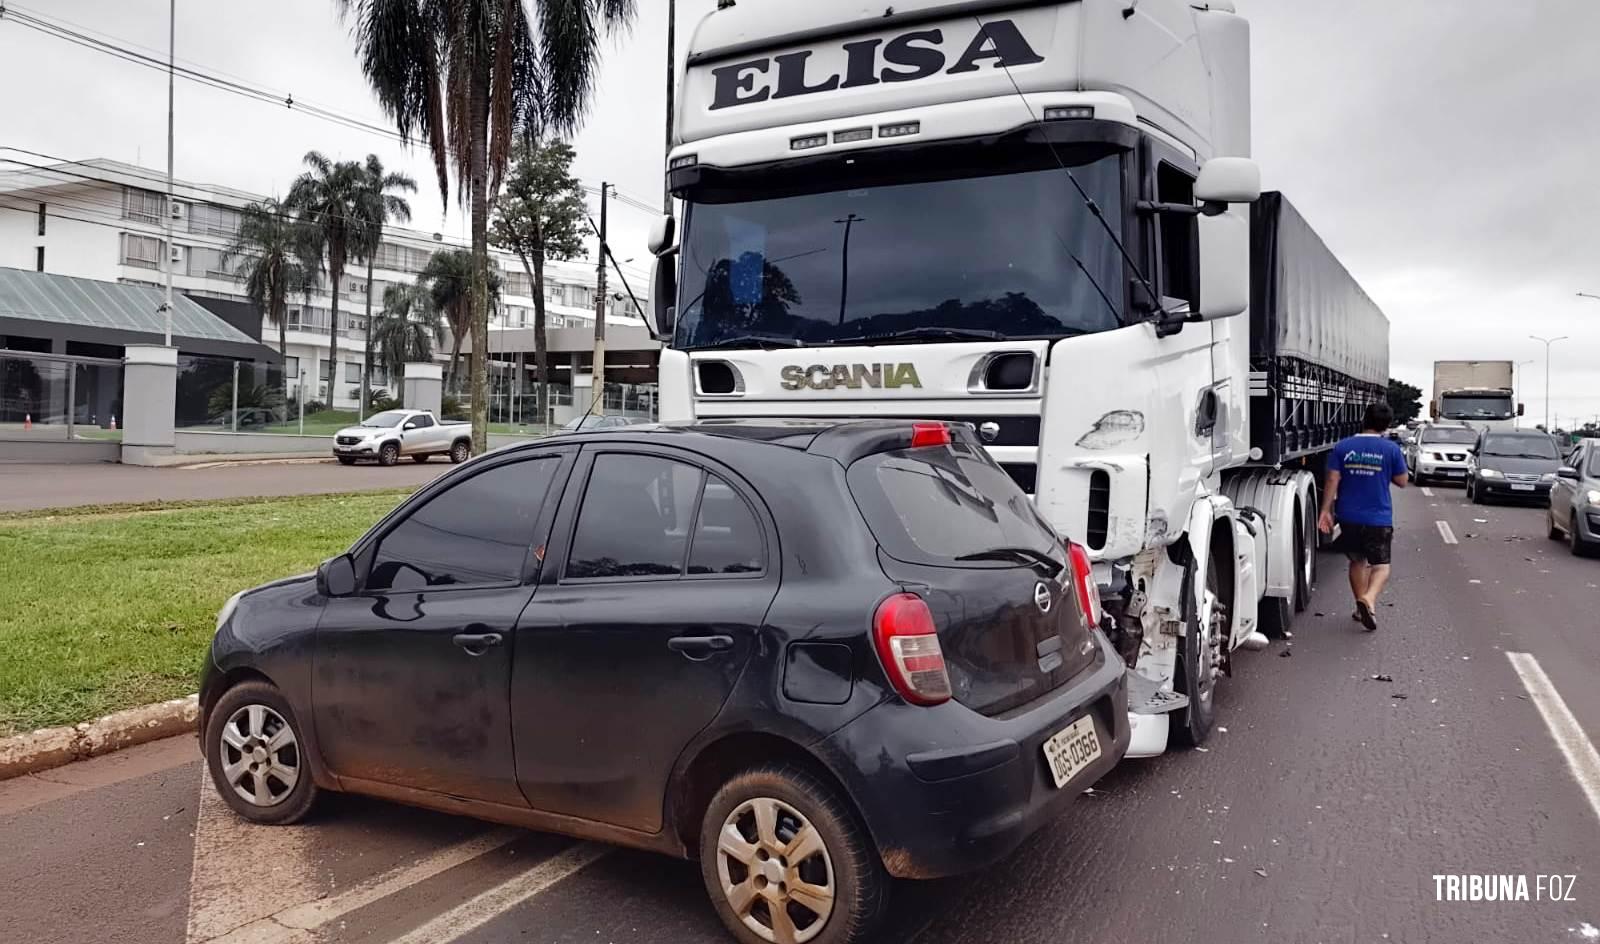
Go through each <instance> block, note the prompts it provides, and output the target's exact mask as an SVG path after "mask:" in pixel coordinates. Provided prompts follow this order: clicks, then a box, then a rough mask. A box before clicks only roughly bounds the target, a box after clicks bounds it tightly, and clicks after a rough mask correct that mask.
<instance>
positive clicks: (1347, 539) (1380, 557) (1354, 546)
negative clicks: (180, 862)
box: [1334, 524, 1394, 567]
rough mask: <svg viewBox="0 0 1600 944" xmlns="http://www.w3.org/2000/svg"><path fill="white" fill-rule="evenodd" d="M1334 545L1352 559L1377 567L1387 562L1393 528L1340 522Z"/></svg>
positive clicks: (1391, 547)
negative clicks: (1337, 536) (1337, 538)
mask: <svg viewBox="0 0 1600 944" xmlns="http://www.w3.org/2000/svg"><path fill="white" fill-rule="evenodd" d="M1334 546H1335V549H1336V550H1339V551H1342V552H1343V553H1344V556H1346V557H1348V558H1350V559H1351V560H1352V561H1365V562H1366V563H1368V564H1371V565H1372V566H1374V567H1377V566H1379V565H1383V564H1387V563H1389V559H1390V556H1391V554H1392V553H1393V549H1394V528H1386V527H1382V526H1380V525H1373V524H1340V525H1339V540H1338V542H1337V543H1336V544H1335V545H1334Z"/></svg>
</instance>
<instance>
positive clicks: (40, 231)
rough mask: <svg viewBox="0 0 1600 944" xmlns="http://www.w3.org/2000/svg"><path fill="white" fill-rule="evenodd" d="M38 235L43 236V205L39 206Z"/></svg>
mask: <svg viewBox="0 0 1600 944" xmlns="http://www.w3.org/2000/svg"><path fill="white" fill-rule="evenodd" d="M39 235H40V236H43V235H44V204H42V203H41V204H39Z"/></svg>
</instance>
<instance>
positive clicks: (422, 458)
mask: <svg viewBox="0 0 1600 944" xmlns="http://www.w3.org/2000/svg"><path fill="white" fill-rule="evenodd" d="M432 458H433V453H431V452H419V453H417V454H416V455H414V456H412V457H411V461H412V462H415V463H416V464H418V465H421V464H422V463H424V462H427V461H428V460H429V459H432Z"/></svg>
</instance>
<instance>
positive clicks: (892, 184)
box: [651, 0, 1388, 756]
mask: <svg viewBox="0 0 1600 944" xmlns="http://www.w3.org/2000/svg"><path fill="white" fill-rule="evenodd" d="M1249 63H1250V31H1249V25H1248V23H1247V22H1246V20H1245V19H1243V18H1242V17H1241V16H1239V15H1238V14H1237V13H1236V12H1235V10H1234V8H1233V4H1232V3H1231V2H1228V0H1211V2H1199V0H1076V2H1053V3H1040V2H1021V0H1010V2H985V0H962V2H954V0H877V2H866V0H807V2H804V3H797V2H784V3H774V2H759V0H737V2H736V3H735V2H730V0H723V2H722V3H720V4H719V9H718V10H716V11H715V12H713V13H711V14H709V15H708V16H707V17H706V18H705V19H704V20H703V21H702V22H701V23H700V24H699V27H698V29H696V30H695V32H694V36H693V40H692V44H691V48H690V50H689V58H688V66H687V71H686V74H685V75H684V76H683V81H682V87H681V88H682V92H681V95H680V97H679V106H678V112H677V117H676V122H675V128H674V142H673V147H672V149H671V151H670V155H669V160H668V171H667V172H668V177H669V182H670V186H671V189H672V191H673V193H674V195H675V196H676V197H677V198H678V200H679V201H681V204H680V205H681V208H682V212H681V214H679V215H680V216H681V225H680V223H679V220H678V219H677V218H674V217H664V218H663V219H662V220H661V221H660V222H659V224H658V225H657V226H656V227H655V229H654V232H653V233H652V236H651V243H652V246H651V249H652V251H653V252H655V253H656V255H657V264H656V272H655V276H654V279H653V293H652V299H653V307H654V312H653V318H654V320H655V324H656V327H657V330H658V332H659V333H660V334H661V336H662V337H663V338H665V339H667V346H666V349H665V350H664V351H663V352H662V355H661V368H660V369H661V416H662V418H663V419H665V420H685V419H698V420H701V421H705V420H711V419H714V418H718V417H752V416H754V417H777V418H781V417H816V416H895V417H917V418H933V419H946V420H958V421H963V422H967V423H970V424H971V425H972V426H973V427H974V428H976V429H977V430H978V431H979V434H980V436H981V437H982V439H983V440H984V441H985V442H986V443H987V444H988V448H989V450H990V452H991V453H992V455H993V456H994V458H995V459H996V460H998V461H999V462H1000V463H1001V464H1002V465H1003V466H1004V467H1005V468H1006V469H1007V470H1008V471H1009V472H1010V473H1011V475H1012V476H1013V477H1014V478H1015V479H1016V481H1017V482H1018V483H1019V484H1021V485H1022V487H1023V490H1024V491H1025V492H1027V493H1028V494H1030V495H1032V496H1034V498H1035V501H1036V503H1037V506H1038V507H1039V509H1040V510H1041V511H1042V512H1043V514H1044V515H1045V516H1046V517H1047V518H1048V519H1049V520H1050V521H1051V522H1052V523H1053V524H1054V525H1055V526H1056V527H1057V528H1058V529H1059V530H1060V531H1061V532H1062V533H1064V534H1066V535H1068V536H1069V537H1071V538H1073V539H1074V540H1076V541H1078V542H1080V543H1082V544H1084V545H1086V546H1087V547H1088V548H1089V549H1090V550H1091V552H1092V556H1093V558H1094V561H1095V572H1096V576H1097V579H1098V581H1099V583H1100V585H1101V593H1102V596H1103V600H1104V602H1105V603H1106V609H1107V611H1108V613H1109V614H1110V615H1109V617H1108V618H1107V620H1106V622H1105V624H1104V625H1106V627H1107V629H1108V631H1109V632H1110V633H1111V634H1112V636H1113V638H1114V639H1116V640H1117V642H1118V647H1119V649H1120V650H1121V651H1122V653H1123V655H1124V658H1126V659H1127V661H1128V663H1129V665H1130V671H1131V672H1132V673H1133V674H1132V676H1131V677H1130V682H1131V683H1132V684H1131V685H1130V692H1131V693H1132V694H1131V696H1130V702H1131V704H1132V707H1131V711H1132V713H1133V718H1132V720H1133V723H1134V729H1133V746H1132V749H1131V751H1130V755H1132V756H1152V755H1156V754H1159V753H1161V752H1162V751H1164V750H1166V749H1167V746H1168V743H1169V741H1170V742H1172V743H1176V744H1185V745H1187V744H1197V743H1199V742H1201V741H1204V740H1205V739H1206V737H1207V735H1208V734H1209V733H1210V732H1211V730H1212V728H1213V722H1214V718H1215V714H1214V712H1215V706H1214V701H1213V694H1214V691H1215V687H1216V685H1217V683H1218V682H1219V681H1220V680H1221V679H1222V678H1223V677H1224V676H1226V675H1228V674H1230V673H1231V671H1232V668H1233V654H1234V653H1235V652H1236V651H1238V650H1240V649H1259V648H1262V647H1265V646H1266V645H1267V639H1266V636H1265V635H1263V630H1266V631H1270V630H1274V629H1276V630H1286V629H1287V628H1288V627H1289V625H1290V623H1291V622H1292V620H1293V619H1294V614H1295V612H1296V611H1297V610H1299V609H1300V608H1301V607H1303V606H1304V604H1305V602H1306V599H1307V594H1308V592H1309V590H1310V586H1311V582H1312V579H1313V576H1314V572H1315V552H1316V548H1317V533H1316V526H1315V520H1316V508H1317V490H1318V484H1319V472H1320V469H1321V467H1322V460H1323V458H1324V456H1325V454H1326V452H1327V450H1328V449H1329V448H1330V447H1331V446H1332V445H1333V443H1334V442H1336V441H1337V440H1338V439H1339V438H1341V437H1342V436H1344V435H1347V434H1350V433H1354V432H1356V431H1357V430H1358V428H1359V425H1360V418H1361V414H1362V412H1363V410H1364V408H1365V407H1366V405H1367V404H1368V403H1370V402H1373V401H1375V400H1378V399H1381V398H1382V397H1383V394H1384V387H1385V384H1386V382H1387V376H1388V322H1387V320H1386V319H1385V318H1384V316H1383V314H1382V313H1381V312H1380V311H1379V310H1378V309H1377V307H1376V306H1374V305H1373V303H1372V302H1371V301H1370V300H1369V299H1368V298H1367V296H1366V295H1365V294H1364V293H1363V292H1362V291H1361V289H1360V287H1359V286H1358V285H1357V284H1356V283H1355V281H1354V280H1353V279H1352V278H1351V277H1350V275H1349V274H1348V273H1347V272H1346V271H1345V270H1344V268H1343V267H1342V266H1341V265H1340V264H1339V263H1338V261H1337V260H1336V259H1335V258H1334V257H1333V255H1332V254H1331V253H1330V252H1329V251H1328V249H1327V248H1326V247H1325V246H1324V245H1323V244H1322V242H1321V241H1320V240H1319V239H1318V238H1317V236H1316V235H1315V233H1313V232H1312V230H1311V229H1310V227H1309V226H1307V225H1306V223H1305V221H1304V220H1303V219H1302V218H1301V217H1300V215H1299V214H1298V213H1296V212H1295V211H1294V209H1293V208H1292V207H1291V206H1290V205H1289V204H1288V202H1287V201H1285V200H1284V199H1283V198H1282V197H1281V196H1280V195H1278V194H1275V193H1268V194H1263V193H1261V186H1260V173H1259V170H1258V168H1257V166H1256V164H1255V163H1254V162H1253V161H1252V160H1251V159H1250V65H1249Z"/></svg>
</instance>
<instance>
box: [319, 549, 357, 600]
mask: <svg viewBox="0 0 1600 944" xmlns="http://www.w3.org/2000/svg"><path fill="white" fill-rule="evenodd" d="M317 592H318V593H320V594H322V595H323V596H325V597H347V596H349V595H350V594H352V593H355V592H356V562H355V560H354V559H352V558H351V557H350V555H349V554H340V555H339V556H338V557H333V558H329V559H328V560H325V561H323V562H322V564H321V566H319V567H318V568H317Z"/></svg>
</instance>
